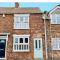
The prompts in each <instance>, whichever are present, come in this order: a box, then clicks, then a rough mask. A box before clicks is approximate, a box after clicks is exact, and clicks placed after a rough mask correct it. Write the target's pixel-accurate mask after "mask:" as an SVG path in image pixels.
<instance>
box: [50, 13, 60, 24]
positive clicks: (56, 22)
mask: <svg viewBox="0 0 60 60" xmlns="http://www.w3.org/2000/svg"><path fill="white" fill-rule="evenodd" d="M53 15H55V16H56V19H55V20H56V21H55V22H53V18H52V16H53ZM58 15H60V14H50V18H51V21H50V23H51V24H60V22H59V23H58V21H57V19H58V18H57V16H58Z"/></svg>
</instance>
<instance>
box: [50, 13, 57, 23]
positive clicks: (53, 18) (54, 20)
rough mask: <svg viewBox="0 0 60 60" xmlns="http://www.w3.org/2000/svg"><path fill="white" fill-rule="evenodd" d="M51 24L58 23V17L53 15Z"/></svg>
mask: <svg viewBox="0 0 60 60" xmlns="http://www.w3.org/2000/svg"><path fill="white" fill-rule="evenodd" d="M51 23H53V24H55V23H56V15H55V14H52V15H51Z"/></svg>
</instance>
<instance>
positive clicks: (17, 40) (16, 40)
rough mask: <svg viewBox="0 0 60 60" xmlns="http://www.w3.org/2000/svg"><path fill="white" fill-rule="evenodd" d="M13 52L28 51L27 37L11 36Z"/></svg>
mask: <svg viewBox="0 0 60 60" xmlns="http://www.w3.org/2000/svg"><path fill="white" fill-rule="evenodd" d="M13 51H14V52H27V51H29V35H13Z"/></svg>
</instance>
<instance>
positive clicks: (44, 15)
mask: <svg viewBox="0 0 60 60" xmlns="http://www.w3.org/2000/svg"><path fill="white" fill-rule="evenodd" d="M45 17H46V12H44V14H43V19H44V33H45V47H46V60H48V52H47V36H46V33H47V32H46V18H45Z"/></svg>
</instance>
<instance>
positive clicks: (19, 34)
mask: <svg viewBox="0 0 60 60" xmlns="http://www.w3.org/2000/svg"><path fill="white" fill-rule="evenodd" d="M59 9H60V5H58V6H56V7H55V8H54V9H53V10H51V11H50V12H49V13H43V12H41V10H40V9H39V8H37V7H36V8H32V7H31V8H21V7H19V4H18V3H15V7H9V8H7V7H5V8H2V7H0V59H2V60H57V59H58V60H60V54H59V53H60V51H59V47H60V44H59V42H60V41H59V40H60V38H59V37H60V31H59V29H60V25H59V24H60V23H59V21H60V20H59V13H60V10H59ZM57 14H58V15H57ZM55 15H56V16H57V17H56V16H55ZM56 18H57V19H56ZM55 20H56V21H55ZM57 20H59V21H57Z"/></svg>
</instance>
